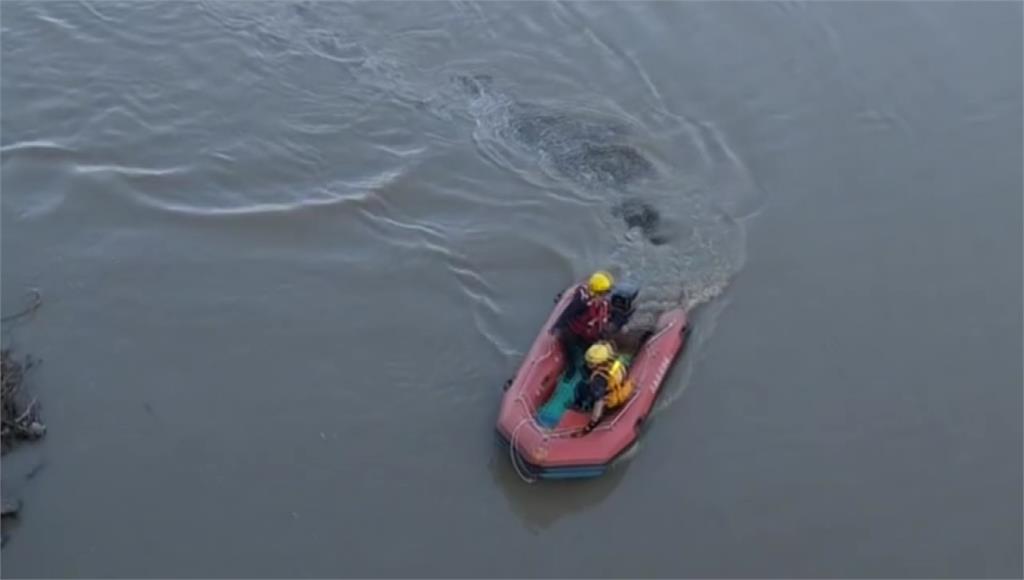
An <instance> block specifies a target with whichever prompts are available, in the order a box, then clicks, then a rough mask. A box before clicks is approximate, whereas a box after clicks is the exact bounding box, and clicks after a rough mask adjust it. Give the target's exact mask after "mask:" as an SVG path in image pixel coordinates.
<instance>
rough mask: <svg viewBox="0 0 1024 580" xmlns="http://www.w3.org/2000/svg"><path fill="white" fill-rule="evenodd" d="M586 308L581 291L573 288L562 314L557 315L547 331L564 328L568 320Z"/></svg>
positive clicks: (552, 331)
mask: <svg viewBox="0 0 1024 580" xmlns="http://www.w3.org/2000/svg"><path fill="white" fill-rule="evenodd" d="M586 309H587V301H586V299H585V298H584V297H583V293H582V292H580V290H579V289H576V290H573V296H572V300H571V301H570V302H569V304H568V305H566V307H565V310H563V311H562V314H560V315H559V316H558V320H556V321H555V323H554V324H553V325H551V328H550V329H548V331H549V332H551V333H554V332H555V331H556V330H558V329H560V328H565V327H566V326H568V324H569V321H571V320H572V319H574V318H576V317H577V316H579V315H580V314H582V313H583V311H584V310H586Z"/></svg>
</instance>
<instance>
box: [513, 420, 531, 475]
mask: <svg viewBox="0 0 1024 580" xmlns="http://www.w3.org/2000/svg"><path fill="white" fill-rule="evenodd" d="M530 421H531V419H530V418H529V417H527V418H525V419H523V420H522V421H520V422H519V424H518V425H516V428H515V429H513V430H512V436H511V437H510V438H509V442H508V455H509V459H511V460H512V467H513V469H515V470H516V475H518V476H519V479H521V480H523V481H524V482H526V483H534V482H535V481H537V477H536V476H535V475H533V474H532V473H530V470H529V468H527V467H526V466H525V465H523V466H521V467H520V465H519V453H517V452H516V441H517V439H518V436H519V430H520V429H522V428H523V427H525V426H526V424H527V423H529V422H530Z"/></svg>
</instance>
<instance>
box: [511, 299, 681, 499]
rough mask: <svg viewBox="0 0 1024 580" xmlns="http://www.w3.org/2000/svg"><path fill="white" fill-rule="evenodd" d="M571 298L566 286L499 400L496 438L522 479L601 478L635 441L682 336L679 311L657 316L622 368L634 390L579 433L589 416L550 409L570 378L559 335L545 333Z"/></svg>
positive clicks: (568, 387) (564, 408) (563, 395)
mask: <svg viewBox="0 0 1024 580" xmlns="http://www.w3.org/2000/svg"><path fill="white" fill-rule="evenodd" d="M571 295H572V292H571V289H570V290H569V291H566V292H565V293H563V295H562V296H561V298H560V299H559V300H558V302H557V305H556V306H555V309H554V312H552V313H551V316H550V317H549V318H548V320H547V322H546V323H545V324H544V327H543V328H542V329H541V332H540V335H539V336H538V337H537V339H536V340H535V341H534V343H533V346H532V347H531V348H530V352H529V353H528V354H527V355H526V359H525V360H524V361H523V364H522V366H520V367H519V371H518V372H517V373H516V375H515V377H514V378H513V379H512V380H511V381H510V382H509V383H508V385H507V387H506V391H505V395H504V398H503V400H502V402H501V411H500V413H499V415H498V425H497V430H498V434H499V435H500V437H501V439H502V441H503V442H504V443H505V444H506V445H507V446H508V450H509V455H510V457H511V460H512V462H513V465H514V466H515V468H516V471H517V472H519V474H520V475H521V476H522V477H523V478H524V479H533V478H538V477H539V478H545V479H567V478H581V477H595V476H598V475H601V474H602V473H604V472H605V470H606V469H607V468H608V466H609V465H610V464H611V463H612V462H613V461H614V460H615V459H616V458H617V457H619V456H620V455H622V454H623V453H624V452H626V451H627V450H629V449H630V448H631V447H632V445H633V444H634V443H635V442H636V440H637V437H638V436H639V433H640V429H641V427H642V426H643V423H644V420H645V419H646V418H647V415H648V414H649V413H650V412H651V408H652V407H653V405H654V401H655V398H656V397H657V395H658V391H659V389H660V388H661V383H662V381H663V380H664V379H665V375H666V374H667V373H668V370H669V367H670V366H671V365H672V363H673V361H675V359H676V357H677V356H678V355H679V353H680V352H681V351H682V348H683V345H684V343H685V342H686V337H687V335H688V334H689V332H688V331H689V327H688V324H687V318H686V312H685V310H683V309H682V308H679V309H674V310H669V311H667V312H665V313H663V314H662V315H661V317H660V318H659V319H658V323H657V325H656V326H655V329H654V331H653V332H651V333H649V335H648V336H647V337H646V339H645V340H644V341H643V342H642V343H641V344H640V346H639V350H638V351H637V352H636V353H635V356H634V357H633V359H632V362H631V364H630V365H629V378H630V379H631V380H632V381H633V383H634V385H635V386H636V389H635V390H634V393H633V396H632V397H631V398H630V399H629V400H628V401H627V402H626V403H625V404H623V405H622V406H621V407H619V408H617V409H615V410H613V411H611V412H609V413H606V414H605V416H604V417H603V418H602V420H601V422H600V423H599V424H598V425H597V426H596V427H595V428H594V429H593V430H592V431H590V432H589V433H586V434H583V432H582V430H583V427H584V426H585V425H586V424H587V421H588V420H589V418H590V417H589V413H585V412H583V411H581V410H578V409H575V408H571V405H569V404H568V402H565V403H563V404H562V408H560V409H556V410H554V411H550V408H551V407H552V406H553V405H555V403H557V401H555V399H557V398H559V397H561V398H562V399H566V397H567V396H568V395H567V393H569V392H570V391H571V389H572V385H571V384H570V379H569V378H568V377H563V376H562V374H563V372H562V371H563V367H564V362H565V360H564V353H563V352H562V348H561V346H560V344H559V342H558V338H557V337H556V336H555V335H553V334H550V333H549V332H548V329H549V328H551V325H552V324H554V323H555V321H556V320H557V318H558V315H559V314H560V313H561V312H562V310H563V309H564V308H565V307H566V306H567V305H568V302H569V300H570V299H571ZM634 295H635V293H634ZM577 380H578V378H577Z"/></svg>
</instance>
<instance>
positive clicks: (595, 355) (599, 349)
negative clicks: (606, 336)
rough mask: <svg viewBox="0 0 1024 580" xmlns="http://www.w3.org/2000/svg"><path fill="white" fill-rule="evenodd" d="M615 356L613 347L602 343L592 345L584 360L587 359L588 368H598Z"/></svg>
mask: <svg viewBox="0 0 1024 580" xmlns="http://www.w3.org/2000/svg"><path fill="white" fill-rule="evenodd" d="M613 354H614V351H613V350H612V345H611V344H609V343H607V342H605V341H601V342H595V343H594V344H592V345H590V348H588V349H587V353H586V355H585V356H584V358H586V360H587V365H588V366H591V367H596V366H598V365H602V364H604V363H606V362H608V361H610V360H611V358H612V355H613Z"/></svg>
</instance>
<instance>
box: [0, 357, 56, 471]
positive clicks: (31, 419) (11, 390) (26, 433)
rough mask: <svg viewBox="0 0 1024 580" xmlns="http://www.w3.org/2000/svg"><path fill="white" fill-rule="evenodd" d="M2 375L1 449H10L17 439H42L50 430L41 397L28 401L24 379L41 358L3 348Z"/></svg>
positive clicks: (0, 366)
mask: <svg viewBox="0 0 1024 580" xmlns="http://www.w3.org/2000/svg"><path fill="white" fill-rule="evenodd" d="M0 359H2V361H0V379H2V390H3V393H2V395H3V413H2V415H3V421H2V426H0V440H2V443H0V449H2V451H0V452H2V453H6V452H7V451H9V450H10V449H11V448H12V447H14V445H15V444H16V442H18V441H24V440H34V439H39V438H40V437H42V436H43V435H45V434H46V426H45V425H43V424H42V423H41V422H40V421H39V406H38V405H37V404H36V403H37V402H38V400H37V399H36V398H32V400H31V401H29V402H28V403H27V404H26V403H25V402H24V397H23V396H22V393H21V385H22V380H23V379H24V377H25V373H26V372H28V370H29V369H31V368H32V367H33V366H35V365H36V364H37V361H36V360H35V359H33V358H32V357H30V356H26V357H25V358H24V359H23V360H20V361H19V360H17V359H16V358H15V357H14V355H12V354H11V351H10V349H4V350H3V351H0Z"/></svg>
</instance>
